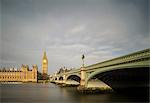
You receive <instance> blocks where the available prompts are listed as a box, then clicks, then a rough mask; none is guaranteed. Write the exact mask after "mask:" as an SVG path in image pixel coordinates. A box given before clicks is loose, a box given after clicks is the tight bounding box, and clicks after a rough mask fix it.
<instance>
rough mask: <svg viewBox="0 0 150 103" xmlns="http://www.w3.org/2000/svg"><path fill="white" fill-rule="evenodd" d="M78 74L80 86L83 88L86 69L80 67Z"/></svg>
mask: <svg viewBox="0 0 150 103" xmlns="http://www.w3.org/2000/svg"><path fill="white" fill-rule="evenodd" d="M80 73H81V81H80V86H81V87H85V79H86V69H85V67H81V69H80Z"/></svg>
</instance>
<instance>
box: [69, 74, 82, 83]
mask: <svg viewBox="0 0 150 103" xmlns="http://www.w3.org/2000/svg"><path fill="white" fill-rule="evenodd" d="M66 80H75V81H77V82H79V83H80V80H81V78H80V75H77V74H72V75H68V76H67V77H66Z"/></svg>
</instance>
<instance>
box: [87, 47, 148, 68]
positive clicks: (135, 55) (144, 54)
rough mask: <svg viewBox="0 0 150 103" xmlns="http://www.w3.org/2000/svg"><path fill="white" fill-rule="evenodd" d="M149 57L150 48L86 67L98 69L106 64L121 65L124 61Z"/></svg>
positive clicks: (142, 59) (141, 59)
mask: <svg viewBox="0 0 150 103" xmlns="http://www.w3.org/2000/svg"><path fill="white" fill-rule="evenodd" d="M147 59H148V60H149V59H150V49H145V50H142V51H138V52H135V53H131V54H128V55H125V56H121V57H118V58H114V59H111V60H107V61H104V62H101V63H97V64H93V65H90V66H87V67H85V68H86V69H87V70H90V69H96V68H101V67H105V66H112V65H119V64H122V63H128V62H136V61H144V60H147Z"/></svg>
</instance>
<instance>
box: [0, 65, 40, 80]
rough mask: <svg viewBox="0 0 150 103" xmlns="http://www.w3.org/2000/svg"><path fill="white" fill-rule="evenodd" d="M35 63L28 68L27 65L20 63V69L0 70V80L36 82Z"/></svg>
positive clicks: (36, 69)
mask: <svg viewBox="0 0 150 103" xmlns="http://www.w3.org/2000/svg"><path fill="white" fill-rule="evenodd" d="M37 71H38V67H37V65H33V66H32V70H29V66H28V65H22V66H21V69H20V70H0V82H37Z"/></svg>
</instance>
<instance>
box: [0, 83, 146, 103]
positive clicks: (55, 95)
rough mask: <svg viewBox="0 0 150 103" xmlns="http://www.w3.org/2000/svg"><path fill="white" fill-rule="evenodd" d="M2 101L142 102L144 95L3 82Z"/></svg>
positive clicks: (33, 102) (38, 102)
mask: <svg viewBox="0 0 150 103" xmlns="http://www.w3.org/2000/svg"><path fill="white" fill-rule="evenodd" d="M0 87H1V96H0V99H1V102H15V103H16V102H21V103H24V102H28V103H45V102H46V103H98V102H99V103H100V102H101V103H108V102H111V103H112V102H142V101H143V99H144V97H140V98H139V97H130V96H123V95H118V94H115V93H109V94H108V93H107V94H81V93H79V92H78V91H77V90H76V87H63V88H62V87H59V86H57V85H54V84H3V85H2V84H1V85H0Z"/></svg>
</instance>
